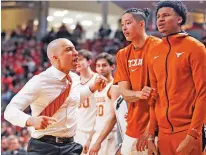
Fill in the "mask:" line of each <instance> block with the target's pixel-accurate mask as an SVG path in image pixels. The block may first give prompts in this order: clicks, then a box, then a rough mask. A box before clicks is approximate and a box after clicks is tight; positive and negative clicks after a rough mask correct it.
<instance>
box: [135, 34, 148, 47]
mask: <svg viewBox="0 0 206 155" xmlns="http://www.w3.org/2000/svg"><path fill="white" fill-rule="evenodd" d="M147 38H148V35H147V34H146V33H144V34H143V35H142V36H139V37H137V38H136V39H135V40H133V41H132V44H133V46H134V49H135V50H138V49H140V48H142V47H143V46H144V43H145V41H146V40H147Z"/></svg>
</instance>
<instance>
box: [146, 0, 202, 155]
mask: <svg viewBox="0 0 206 155" xmlns="http://www.w3.org/2000/svg"><path fill="white" fill-rule="evenodd" d="M156 16H157V28H158V30H159V32H160V33H162V34H163V37H162V42H161V43H159V44H158V45H157V46H156V47H155V48H154V49H153V50H152V52H151V55H150V58H149V62H150V63H149V66H150V67H149V71H150V72H149V73H150V74H149V75H150V82H151V87H152V88H154V89H156V90H157V92H158V96H157V97H156V102H155V103H152V104H151V103H150V105H151V115H150V120H151V121H150V122H151V125H150V130H149V131H150V134H151V137H150V139H151V140H150V142H148V147H149V154H155V155H156V154H157V149H156V147H154V144H153V145H152V143H151V142H152V138H154V137H153V136H154V130H155V129H156V128H157V125H158V128H159V133H158V148H159V152H160V154H161V155H162V154H163V155H201V153H202V136H201V134H202V126H203V123H204V116H205V113H206V72H205V71H206V50H205V46H204V44H202V43H201V42H200V41H198V40H196V39H195V38H193V37H192V36H190V35H188V34H187V33H185V32H184V31H183V30H182V28H181V27H182V25H183V24H185V23H186V19H187V9H186V6H185V5H184V4H183V3H182V2H181V1H179V0H175V1H174V0H168V1H160V2H159V3H158V4H157V6H156ZM151 146H153V147H151Z"/></svg>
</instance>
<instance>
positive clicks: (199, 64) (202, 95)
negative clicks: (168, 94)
mask: <svg viewBox="0 0 206 155" xmlns="http://www.w3.org/2000/svg"><path fill="white" fill-rule="evenodd" d="M192 50H193V51H192V52H191V53H190V57H189V60H190V64H191V69H192V76H193V81H194V84H195V89H196V93H197V99H196V102H195V108H194V112H193V116H192V122H191V124H190V128H189V130H188V134H189V135H191V136H193V137H195V138H197V137H199V136H200V135H201V130H202V126H203V121H204V115H205V113H206V50H205V47H204V45H202V44H200V45H198V46H195V48H193V49H192Z"/></svg>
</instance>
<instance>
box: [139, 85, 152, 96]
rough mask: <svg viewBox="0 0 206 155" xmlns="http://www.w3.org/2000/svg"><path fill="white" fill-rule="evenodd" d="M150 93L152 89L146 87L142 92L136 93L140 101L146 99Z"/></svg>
mask: <svg viewBox="0 0 206 155" xmlns="http://www.w3.org/2000/svg"><path fill="white" fill-rule="evenodd" d="M151 92H152V88H150V87H148V86H144V88H143V89H142V91H138V94H137V95H138V97H139V98H140V99H148V98H149V97H150V94H151Z"/></svg>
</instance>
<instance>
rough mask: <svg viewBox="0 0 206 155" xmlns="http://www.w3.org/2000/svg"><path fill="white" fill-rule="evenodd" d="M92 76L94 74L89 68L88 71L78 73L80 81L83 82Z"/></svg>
mask: <svg viewBox="0 0 206 155" xmlns="http://www.w3.org/2000/svg"><path fill="white" fill-rule="evenodd" d="M93 74H94V72H93V71H92V70H91V68H90V67H89V68H88V69H85V70H83V71H81V72H80V77H81V81H82V82H84V81H86V80H89V79H91V77H92V76H93Z"/></svg>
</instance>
